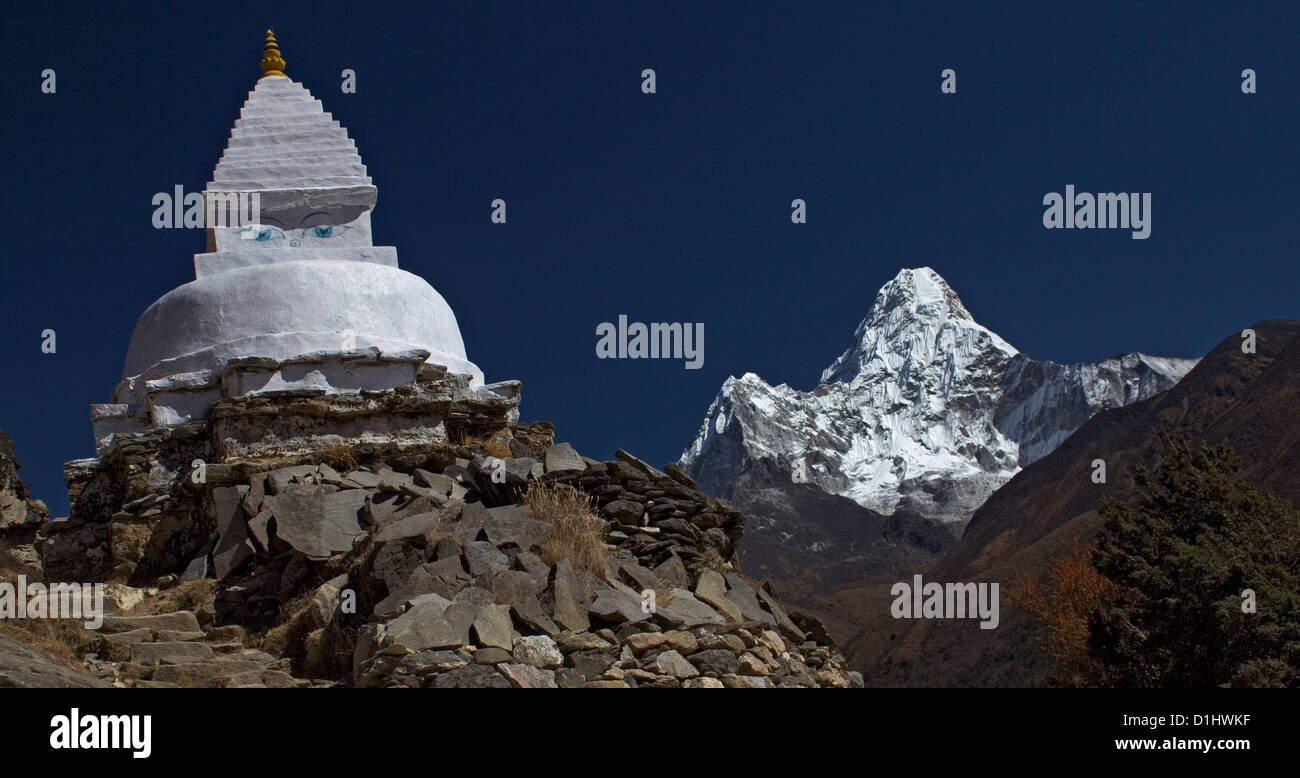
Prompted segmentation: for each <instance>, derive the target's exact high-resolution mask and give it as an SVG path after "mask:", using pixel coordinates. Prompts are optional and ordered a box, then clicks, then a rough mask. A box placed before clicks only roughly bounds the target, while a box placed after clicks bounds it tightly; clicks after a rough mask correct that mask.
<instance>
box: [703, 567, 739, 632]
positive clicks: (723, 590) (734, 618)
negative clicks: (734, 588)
mask: <svg viewBox="0 0 1300 778" xmlns="http://www.w3.org/2000/svg"><path fill="white" fill-rule="evenodd" d="M695 596H696V597H697V598H699V599H701V600H703V601H704V602H707V603H708V604H709V605H711V606H713V608H714V610H716V611H718V612H719V613H721V614H722V615H723V617H724V618H726V620H727V621H730V622H732V623H740V622H741V621H744V618H745V617H744V615H743V614H742V613H741V612H740V608H739V607H737V605H736V604H735V603H734V602H732V601H731V600H728V599H727V582H726V580H725V579H724V578H723V577H722V574H721V573H719V572H718V571H716V570H702V571H700V580H699V581H698V582H696V584H695Z"/></svg>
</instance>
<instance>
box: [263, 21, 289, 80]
mask: <svg viewBox="0 0 1300 778" xmlns="http://www.w3.org/2000/svg"><path fill="white" fill-rule="evenodd" d="M283 75H284V59H282V58H281V57H280V46H279V44H277V43H276V42H275V33H274V32H273V31H272V30H270V29H269V28H268V29H267V31H266V45H265V46H263V47H262V75H261V78H266V77H267V76H283ZM285 77H286V78H288V76H285Z"/></svg>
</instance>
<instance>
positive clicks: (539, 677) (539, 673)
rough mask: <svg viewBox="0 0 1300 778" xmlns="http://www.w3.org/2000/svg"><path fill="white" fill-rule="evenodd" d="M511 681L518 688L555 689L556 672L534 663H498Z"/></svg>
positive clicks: (503, 673) (498, 667) (502, 672)
mask: <svg viewBox="0 0 1300 778" xmlns="http://www.w3.org/2000/svg"><path fill="white" fill-rule="evenodd" d="M497 669H498V670H500V671H501V674H502V675H504V676H505V677H506V678H507V679H508V680H509V681H510V685H511V686H513V687H514V688H516V689H555V688H558V687H556V685H555V673H552V672H551V671H550V670H543V669H541V668H538V667H533V666H532V665H525V664H510V663H509V662H502V663H501V664H499V665H497Z"/></svg>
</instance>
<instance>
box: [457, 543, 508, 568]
mask: <svg viewBox="0 0 1300 778" xmlns="http://www.w3.org/2000/svg"><path fill="white" fill-rule="evenodd" d="M465 563H466V564H467V565H469V572H470V575H473V576H476V577H477V576H480V575H487V576H492V575H496V574H497V573H502V572H505V571H506V570H508V569H509V568H510V558H509V557H507V556H506V555H505V554H503V553H501V551H500V550H499V549H497V547H496V546H494V545H492V544H491V543H489V542H487V541H485V540H476V541H474V542H473V543H470V544H469V545H467V546H465Z"/></svg>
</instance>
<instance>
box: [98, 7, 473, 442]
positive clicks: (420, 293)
mask: <svg viewBox="0 0 1300 778" xmlns="http://www.w3.org/2000/svg"><path fill="white" fill-rule="evenodd" d="M284 66H285V63H284V61H283V59H281V57H280V51H279V48H278V46H277V44H276V41H275V37H274V35H273V34H272V33H271V32H270V31H269V30H268V31H267V38H266V46H265V51H264V55H263V59H262V70H263V76H262V77H261V79H260V80H259V81H258V82H257V85H256V87H255V88H254V89H253V91H251V92H250V93H249V96H248V100H247V101H246V102H245V103H244V107H243V110H242V111H241V113H240V118H239V119H238V120H236V122H235V127H234V129H233V130H232V131H231V134H230V140H229V142H228V143H227V145H226V150H225V153H224V154H223V155H222V157H221V160H220V161H219V162H218V163H217V166H216V169H215V170H214V171H213V175H212V182H211V183H209V184H208V186H207V189H206V191H205V192H204V199H205V211H206V212H208V213H211V212H212V211H211V209H212V203H213V202H214V200H218V199H220V200H224V199H226V198H227V197H228V196H230V195H235V196H236V197H238V196H240V195H243V196H244V197H245V198H247V197H248V196H249V195H252V194H256V195H257V200H258V201H259V205H260V215H259V217H258V219H257V222H258V223H257V224H255V225H252V226H248V225H240V226H235V227H229V226H215V227H214V226H211V225H209V226H208V228H207V235H208V251H207V252H206V253H203V254H197V255H195V257H194V271H195V280H193V281H191V282H189V283H187V284H184V285H182V286H180V287H177V288H176V289H173V290H172V291H170V292H168V293H167V294H165V295H163V296H162V297H161V298H160V299H158V300H157V301H156V302H154V303H153V305H151V306H149V308H148V309H147V310H146V311H145V312H144V314H143V315H142V316H141V317H140V319H139V321H138V322H137V323H136V326H135V331H134V333H133V335H132V337H131V345H130V347H129V349H128V350H127V355H126V364H125V367H124V369H123V379H122V381H121V383H119V384H118V386H117V388H116V389H115V390H114V393H113V403H111V404H105V405H97V406H94V407H93V409H92V421H93V422H94V423H95V438H96V442H97V445H98V447H99V448H100V450H103V449H104V448H105V447H106V446H107V445H108V444H109V443H110V442H111V439H112V436H113V435H114V434H118V433H123V432H140V431H143V430H147V429H151V428H157V427H160V426H171V425H175V424H179V423H183V422H186V421H192V420H196V419H202V418H206V416H207V409H208V407H209V406H210V405H211V404H212V403H213V402H215V401H216V400H218V399H221V398H222V397H223V396H225V397H230V396H232V395H233V396H240V395H247V394H248V393H250V392H255V391H272V390H275V391H281V392H288V391H294V390H301V389H303V388H304V387H305V388H307V389H311V390H315V391H324V392H327V393H328V392H333V391H338V392H345V391H352V392H355V391H361V390H368V389H385V388H391V387H392V386H394V385H400V384H401V382H402V381H404V380H410V379H409V378H408V374H409V373H410V372H411V370H414V369H416V368H409V369H405V368H402V367H401V366H402V365H408V366H409V365H411V364H415V365H417V366H418V365H419V364H421V363H428V364H430V365H440V366H443V367H445V368H447V370H448V371H449V372H450V373H453V374H462V375H466V376H468V377H469V384H470V385H471V386H480V385H481V384H482V382H483V374H482V371H480V370H479V369H478V367H476V366H475V365H474V364H473V363H472V362H470V361H469V360H468V359H467V358H466V356H465V345H464V342H463V341H462V339H461V334H460V329H459V327H458V325H457V323H456V316H455V314H454V313H452V310H451V307H450V306H448V305H447V302H446V301H445V300H443V298H442V296H441V295H440V294H438V292H437V291H436V290H434V288H433V287H432V286H430V285H429V284H428V283H426V282H425V281H424V280H423V279H422V278H420V277H419V276H416V275H414V274H411V273H408V272H406V271H404V270H401V269H399V268H398V266H397V250H396V249H395V248H393V247H391V246H375V245H373V243H372V240H371V232H370V210H371V209H372V208H373V207H374V205H375V200H376V195H377V191H376V189H375V187H374V185H373V184H372V183H371V180H370V178H369V177H368V176H367V175H366V169H365V166H363V165H362V164H361V157H360V155H358V153H357V149H356V146H355V144H354V143H353V142H352V140H351V139H349V138H348V134H347V131H346V130H345V129H344V128H343V127H342V126H340V125H339V123H338V122H337V121H335V120H333V119H332V118H331V117H330V115H329V114H328V113H325V112H324V111H323V109H322V106H321V102H320V101H319V100H316V99H314V98H313V97H312V95H311V93H310V92H308V91H307V90H306V89H304V88H303V86H302V85H301V84H299V83H297V82H294V81H292V80H290V79H289V78H288V77H287V76H285V75H284V72H283V70H284ZM331 357H339V358H337V359H333V360H331ZM250 359H260V360H262V361H263V363H264V364H267V365H272V366H276V365H279V364H281V363H295V361H297V363H298V364H299V367H298V368H296V369H293V370H287V369H286V370H263V371H262V373H264V374H266V375H258V376H254V377H253V379H252V384H251V385H250V379H249V377H248V376H242V377H241V378H240V379H239V380H238V381H236V382H235V383H237V384H238V385H237V386H231V383H232V382H231V378H230V376H229V371H227V370H226V368H227V366H228V365H230V364H231V362H232V360H237V361H238V363H240V364H243V363H247V362H248V361H249V360H250ZM331 361H332V362H334V363H335V364H334V367H329V366H328V365H325V364H324V363H328V362H331ZM223 377H224V383H223Z"/></svg>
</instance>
